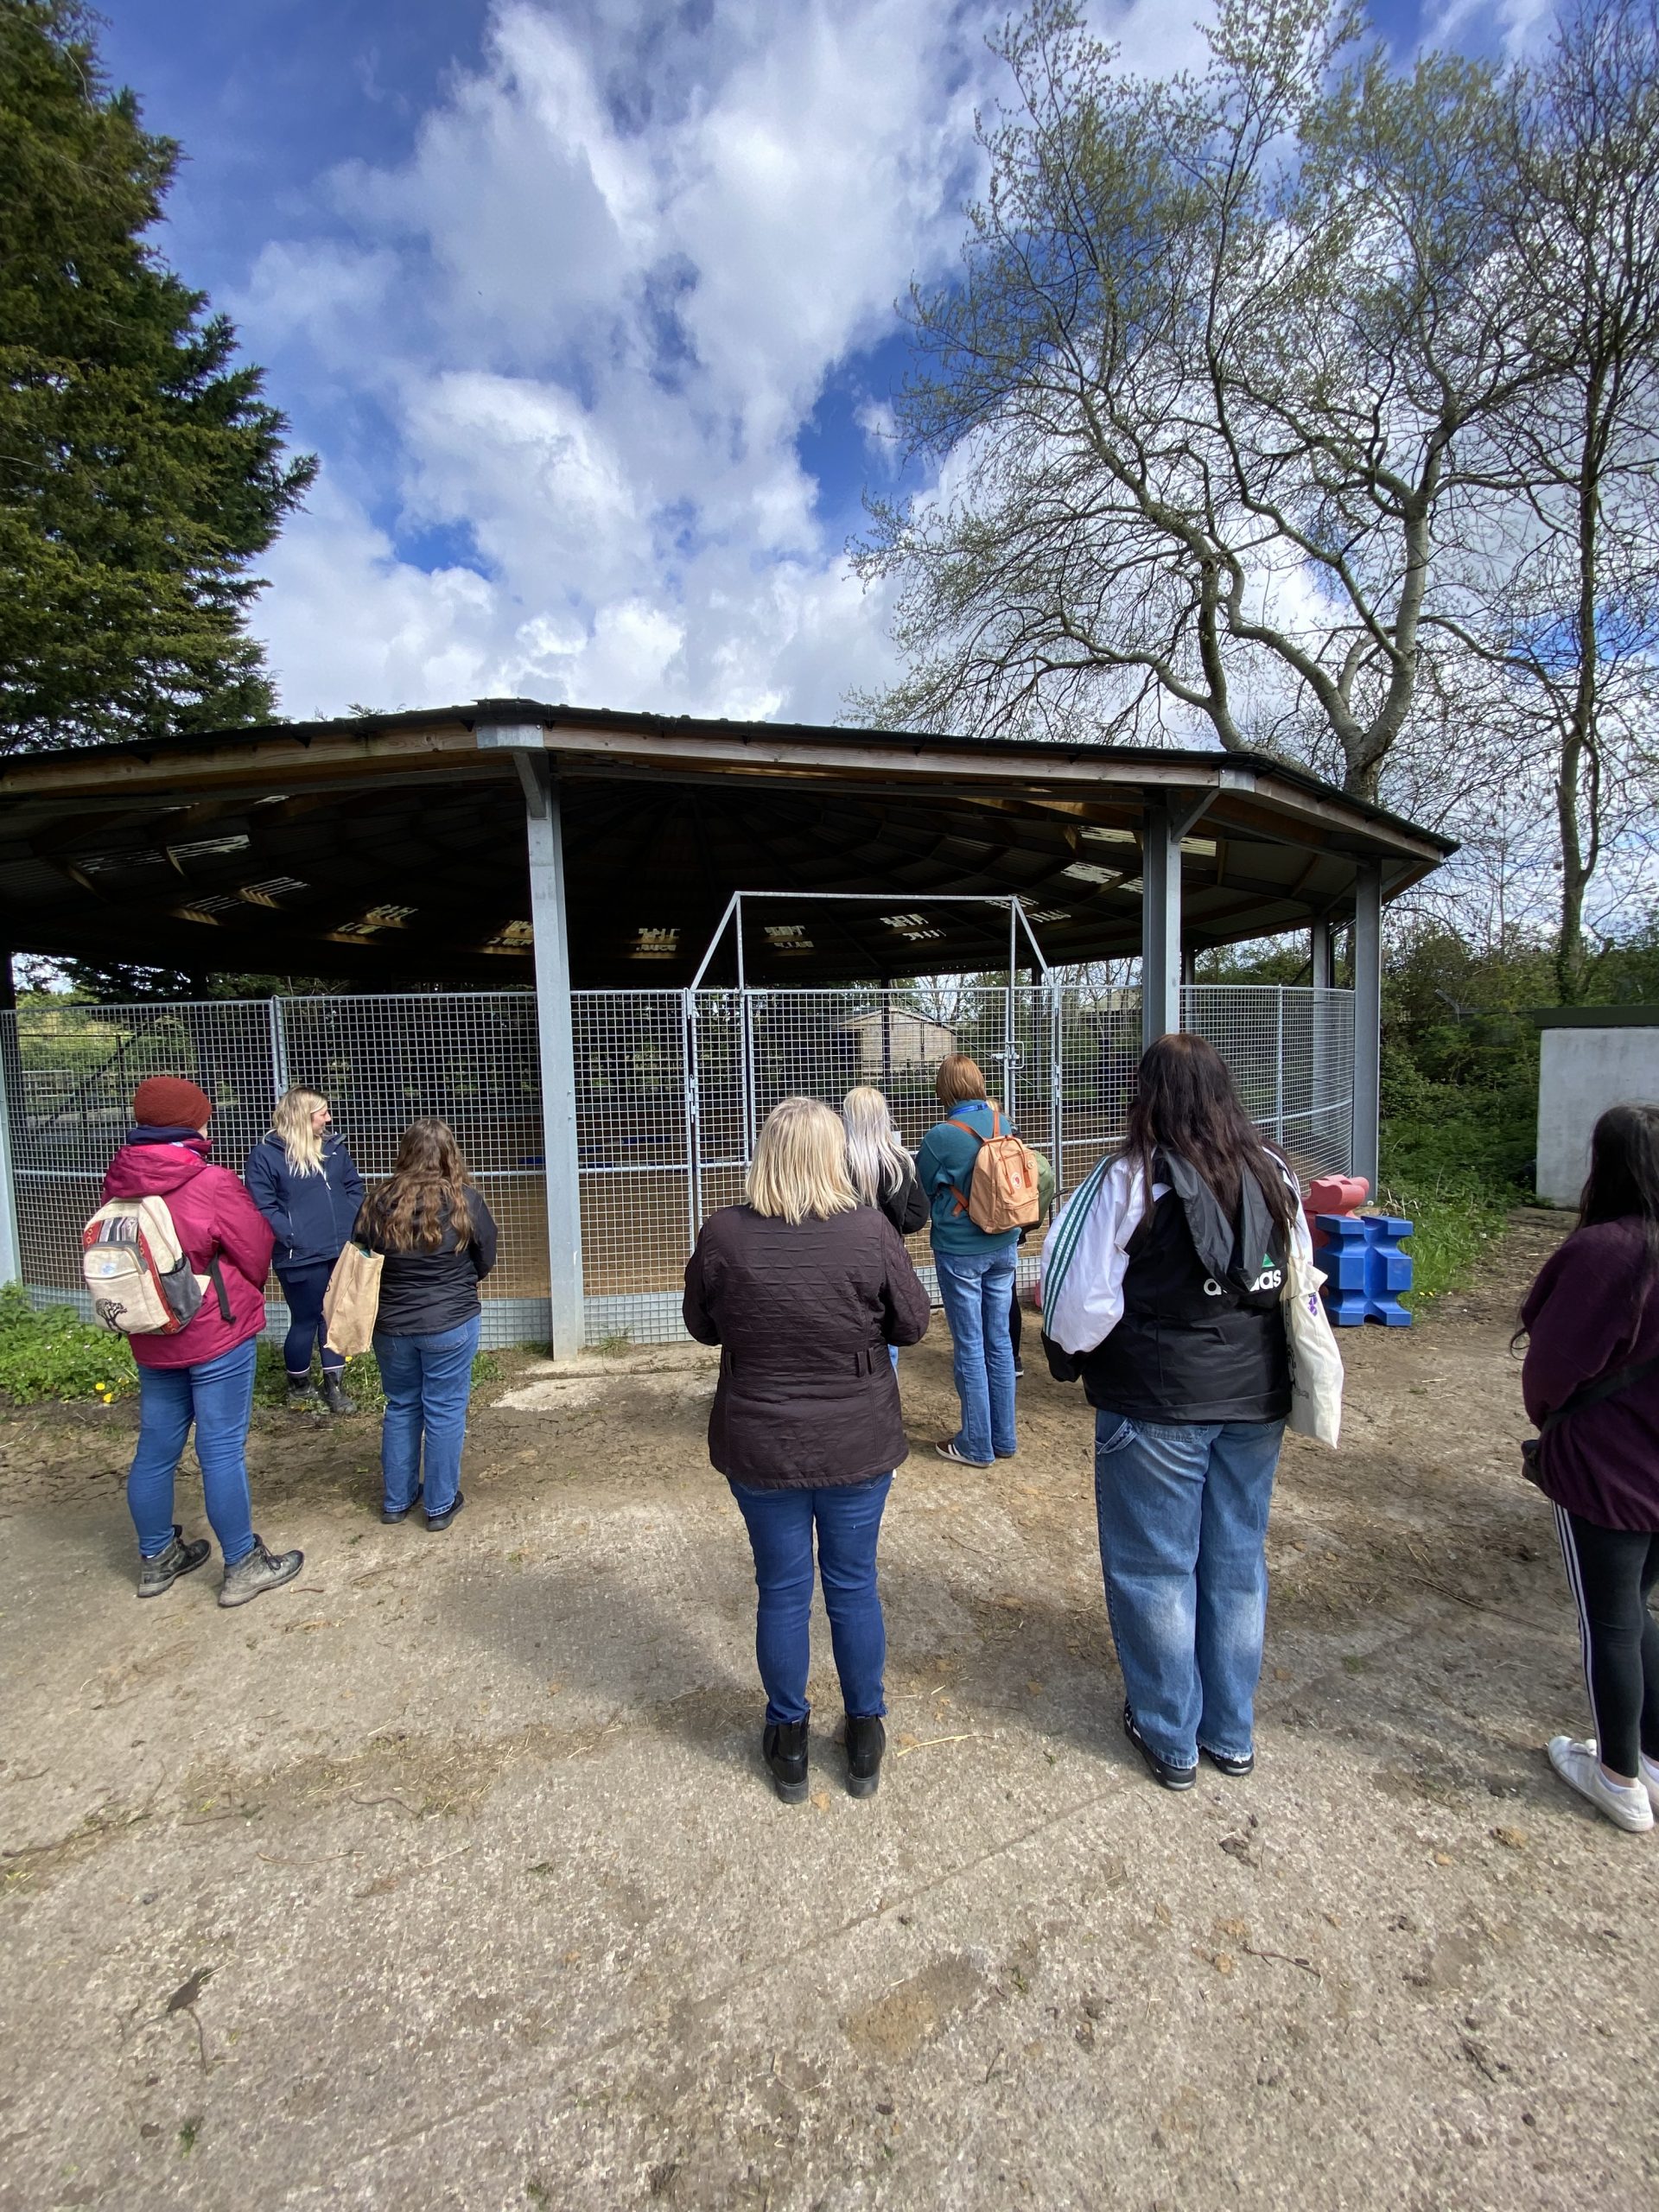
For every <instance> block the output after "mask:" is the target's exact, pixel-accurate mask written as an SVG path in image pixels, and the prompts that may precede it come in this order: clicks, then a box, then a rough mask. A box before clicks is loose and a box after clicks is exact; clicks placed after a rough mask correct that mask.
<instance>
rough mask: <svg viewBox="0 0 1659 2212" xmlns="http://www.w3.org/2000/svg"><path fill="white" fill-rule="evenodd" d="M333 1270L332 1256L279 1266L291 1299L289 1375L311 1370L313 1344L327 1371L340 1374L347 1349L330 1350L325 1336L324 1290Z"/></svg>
mask: <svg viewBox="0 0 1659 2212" xmlns="http://www.w3.org/2000/svg"><path fill="white" fill-rule="evenodd" d="M333 1273H334V1262H333V1261H332V1260H308V1261H307V1262H306V1263H305V1265H304V1266H303V1267H299V1268H296V1267H290V1266H289V1265H288V1264H287V1263H286V1262H284V1263H283V1265H281V1266H279V1267H278V1268H277V1281H278V1282H279V1283H281V1285H282V1286H283V1297H284V1298H285V1299H286V1300H287V1301H288V1334H287V1336H286V1337H284V1338H283V1366H284V1367H285V1368H287V1370H288V1371H289V1374H290V1375H303V1376H306V1377H307V1379H309V1377H310V1374H311V1347H312V1345H313V1344H315V1346H316V1347H317V1349H318V1351H320V1352H321V1354H322V1371H323V1373H324V1374H325V1375H327V1374H330V1373H333V1374H335V1375H338V1374H339V1372H340V1369H341V1368H342V1367H344V1366H345V1364H346V1355H345V1353H344V1352H339V1351H330V1350H329V1348H328V1346H327V1344H324V1342H323V1340H322V1294H323V1292H324V1291H325V1290H327V1287H328V1278H329V1276H330V1275H331V1274H333Z"/></svg>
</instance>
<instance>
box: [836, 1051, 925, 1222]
mask: <svg viewBox="0 0 1659 2212" xmlns="http://www.w3.org/2000/svg"><path fill="white" fill-rule="evenodd" d="M841 1120H842V1128H844V1129H845V1130H846V1132H847V1174H848V1178H849V1181H850V1182H851V1184H852V1186H853V1188H854V1190H855V1191H856V1192H857V1193H858V1202H859V1204H860V1205H865V1206H874V1207H875V1209H876V1211H878V1212H880V1213H884V1214H885V1215H886V1216H887V1219H888V1220H889V1221H890V1222H891V1223H892V1224H893V1227H894V1228H895V1229H896V1230H898V1232H899V1235H900V1236H912V1235H913V1234H914V1232H915V1231H916V1230H918V1229H920V1228H921V1227H922V1226H923V1224H925V1222H926V1220H927V1199H926V1198H925V1196H924V1195H923V1192H922V1186H921V1185H920V1183H919V1182H918V1180H917V1179H916V1163H915V1161H914V1160H912V1158H911V1156H910V1154H908V1153H907V1152H906V1150H905V1147H904V1146H903V1144H902V1143H901V1142H900V1141H899V1132H898V1130H897V1129H896V1128H894V1127H893V1109H892V1108H891V1107H890V1106H889V1105H888V1104H887V1100H886V1099H885V1098H884V1097H883V1096H882V1095H881V1093H880V1091H879V1090H874V1089H872V1087H871V1086H870V1085H869V1084H859V1085H858V1086H857V1088H856V1089H855V1090H849V1092H848V1094H847V1096H845V1097H844V1098H843V1099H842V1102H841Z"/></svg>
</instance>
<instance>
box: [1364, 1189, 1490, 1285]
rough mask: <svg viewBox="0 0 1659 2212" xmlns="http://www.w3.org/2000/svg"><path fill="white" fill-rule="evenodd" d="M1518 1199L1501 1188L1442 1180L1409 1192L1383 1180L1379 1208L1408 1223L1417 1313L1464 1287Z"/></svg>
mask: <svg viewBox="0 0 1659 2212" xmlns="http://www.w3.org/2000/svg"><path fill="white" fill-rule="evenodd" d="M1516 1195H1517V1194H1516V1192H1511V1191H1507V1190H1505V1189H1503V1187H1502V1186H1501V1185H1493V1184H1490V1183H1481V1182H1478V1181H1475V1180H1464V1181H1459V1180H1457V1179H1450V1178H1446V1177H1440V1178H1438V1179H1435V1180H1433V1181H1431V1182H1418V1183H1415V1184H1414V1185H1411V1186H1410V1187H1405V1186H1402V1185H1398V1184H1390V1183H1389V1182H1388V1181H1387V1180H1386V1179H1385V1180H1384V1183H1383V1188H1382V1189H1381V1190H1380V1191H1379V1192H1378V1193H1377V1198H1376V1203H1377V1205H1379V1206H1380V1207H1381V1208H1382V1210H1383V1211H1384V1212H1385V1213H1391V1214H1397V1215H1399V1216H1400V1217H1402V1219H1404V1220H1407V1221H1408V1222H1410V1224H1411V1235H1410V1236H1408V1237H1407V1238H1406V1240H1405V1242H1404V1243H1403V1245H1402V1250H1404V1251H1406V1252H1408V1253H1409V1254H1410V1255H1411V1262H1412V1267H1411V1288H1410V1290H1409V1291H1408V1293H1407V1294H1406V1297H1405V1299H1404V1300H1403V1303H1404V1304H1405V1305H1407V1306H1409V1307H1411V1308H1412V1309H1413V1310H1414V1311H1415V1310H1416V1309H1418V1308H1419V1307H1421V1306H1423V1305H1425V1304H1426V1303H1427V1302H1428V1301H1429V1300H1433V1299H1436V1298H1439V1297H1440V1295H1441V1294H1442V1293H1443V1292H1445V1291H1448V1290H1453V1289H1455V1288H1456V1287H1458V1286H1459V1284H1460V1283H1462V1282H1464V1281H1466V1280H1467V1278H1468V1276H1469V1274H1470V1271H1471V1268H1473V1267H1474V1264H1475V1262H1476V1261H1477V1260H1478V1258H1479V1256H1480V1253H1481V1249H1482V1247H1483V1246H1484V1245H1485V1244H1486V1243H1489V1242H1490V1241H1491V1238H1492V1237H1494V1236H1497V1235H1498V1234H1499V1233H1500V1232H1501V1230H1503V1224H1504V1221H1505V1219H1506V1218H1507V1217H1508V1213H1509V1210H1510V1206H1512V1205H1514V1204H1515V1202H1516Z"/></svg>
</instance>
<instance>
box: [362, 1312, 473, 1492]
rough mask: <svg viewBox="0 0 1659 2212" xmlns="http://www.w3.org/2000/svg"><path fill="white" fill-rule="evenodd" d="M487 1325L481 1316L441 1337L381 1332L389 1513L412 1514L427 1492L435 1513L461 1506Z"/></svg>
mask: <svg viewBox="0 0 1659 2212" xmlns="http://www.w3.org/2000/svg"><path fill="white" fill-rule="evenodd" d="M483 1325H484V1317H483V1315H482V1314H481V1313H474V1315H473V1316H472V1317H471V1319H468V1320H465V1321H461V1322H458V1323H457V1324H456V1325H455V1326H454V1328H453V1329H435V1330H434V1331H433V1332H431V1333H430V1334H429V1335H427V1336H419V1337H391V1336H387V1335H386V1334H385V1332H383V1331H381V1330H379V1329H377V1330H376V1331H375V1332H374V1358H375V1364H376V1365H377V1366H378V1368H379V1370H380V1381H381V1383H382V1385H383V1386H384V1388H385V1393H386V1410H385V1418H384V1419H383V1420H382V1421H381V1424H380V1478H381V1481H382V1482H383V1483H384V1484H385V1497H386V1510H387V1511H388V1512H391V1513H406V1512H408V1510H409V1509H410V1506H412V1505H413V1504H414V1503H415V1500H416V1497H419V1496H420V1495H421V1493H422V1491H423V1490H424V1492H425V1497H424V1503H425V1507H426V1510H427V1511H428V1512H429V1513H447V1512H448V1510H449V1508H450V1507H451V1506H452V1505H453V1504H454V1502H455V1492H456V1491H458V1490H459V1489H460V1488H461V1446H462V1445H463V1444H464V1443H465V1442H466V1440H467V1401H468V1400H469V1399H470V1398H471V1396H472V1394H473V1356H474V1353H475V1352H476V1351H477V1350H478V1338H479V1332H480V1329H481V1328H482V1327H483ZM423 1444H424V1446H425V1460H426V1465H425V1471H424V1481H423V1471H422V1465H421V1460H422V1446H423Z"/></svg>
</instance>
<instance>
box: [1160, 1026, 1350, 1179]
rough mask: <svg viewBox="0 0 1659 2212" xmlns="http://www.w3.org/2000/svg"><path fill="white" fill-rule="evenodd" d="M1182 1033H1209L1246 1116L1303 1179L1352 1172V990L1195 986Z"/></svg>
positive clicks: (1202, 1035) (1204, 1034)
mask: <svg viewBox="0 0 1659 2212" xmlns="http://www.w3.org/2000/svg"><path fill="white" fill-rule="evenodd" d="M1181 1027H1183V1028H1184V1029H1190V1030H1193V1031H1196V1032H1197V1033H1198V1035H1199V1036H1201V1037H1207V1038H1208V1039H1209V1040H1210V1042H1211V1044H1212V1045H1213V1046H1215V1047H1216V1050H1217V1052H1219V1053H1220V1054H1221V1057H1222V1058H1223V1059H1224V1060H1225V1061H1226V1063H1227V1065H1228V1066H1229V1067H1230V1069H1231V1070H1232V1072H1233V1079H1234V1081H1235V1082H1236V1084H1237V1085H1238V1088H1239V1093H1240V1096H1242V1097H1243V1101H1244V1107H1245V1110H1246V1112H1247V1113H1249V1116H1250V1117H1251V1119H1252V1120H1253V1121H1255V1122H1256V1123H1257V1124H1258V1125H1259V1126H1260V1127H1261V1128H1262V1129H1264V1130H1265V1131H1266V1132H1267V1133H1268V1135H1269V1136H1271V1137H1273V1138H1274V1140H1275V1141H1276V1142H1277V1143H1279V1144H1280V1145H1281V1146H1282V1147H1283V1148H1284V1151H1285V1153H1286V1155H1287V1158H1288V1159H1289V1160H1290V1161H1291V1163H1292V1165H1293V1166H1294V1167H1295V1168H1296V1170H1297V1172H1298V1173H1299V1174H1300V1176H1301V1178H1302V1180H1303V1181H1304V1182H1305V1183H1306V1182H1308V1181H1311V1180H1312V1179H1313V1177H1314V1176H1316V1175H1330V1174H1345V1173H1346V1172H1347V1169H1348V1163H1349V1160H1350V1158H1351V1149H1350V1147H1351V1137H1352V1127H1351V1116H1352V1111H1353V1100H1354V997H1353V993H1352V992H1351V991H1315V990H1307V989H1293V988H1279V987H1277V986H1275V985H1273V984H1242V983H1196V984H1193V983H1189V984H1188V985H1187V986H1186V987H1185V989H1184V990H1183V991H1182V993H1181Z"/></svg>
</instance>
